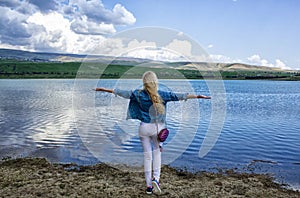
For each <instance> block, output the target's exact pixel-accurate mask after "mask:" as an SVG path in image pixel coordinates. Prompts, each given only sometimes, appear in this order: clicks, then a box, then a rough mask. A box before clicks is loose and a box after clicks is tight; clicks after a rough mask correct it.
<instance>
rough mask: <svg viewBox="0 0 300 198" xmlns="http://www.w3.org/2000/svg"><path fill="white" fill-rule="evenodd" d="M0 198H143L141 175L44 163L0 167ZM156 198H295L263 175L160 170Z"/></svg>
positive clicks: (103, 167) (23, 160)
mask: <svg viewBox="0 0 300 198" xmlns="http://www.w3.org/2000/svg"><path fill="white" fill-rule="evenodd" d="M0 178H1V180H0V195H1V197H149V196H147V195H146V193H145V181H144V175H143V173H142V172H132V171H129V170H128V169H127V170H123V169H121V168H115V167H111V166H109V165H107V164H102V163H100V164H96V165H93V166H78V165H76V164H53V163H50V162H48V161H47V160H46V159H44V158H18V159H7V160H2V161H0ZM161 188H162V194H158V193H157V192H155V193H154V194H153V195H152V196H154V197H157V196H159V197H225V198H226V197H272V198H273V197H274V198H275V197H298V198H299V197H300V192H299V191H294V190H291V189H287V188H286V186H284V185H280V184H278V183H275V182H274V180H273V178H272V177H270V176H268V175H263V174H249V173H237V172H235V171H233V170H227V171H225V172H224V173H209V172H198V173H190V172H187V171H184V170H176V169H174V168H171V167H169V166H163V167H162V177H161Z"/></svg>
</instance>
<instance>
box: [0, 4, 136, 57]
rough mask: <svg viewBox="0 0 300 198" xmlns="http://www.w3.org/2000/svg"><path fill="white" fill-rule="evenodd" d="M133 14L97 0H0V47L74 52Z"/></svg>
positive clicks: (131, 19)
mask: <svg viewBox="0 0 300 198" xmlns="http://www.w3.org/2000/svg"><path fill="white" fill-rule="evenodd" d="M135 21H136V19H135V17H134V16H133V14H132V13H131V12H129V11H128V10H127V9H126V8H125V7H124V6H122V5H120V4H116V5H115V6H114V8H113V9H112V10H109V9H106V8H105V7H104V5H103V4H102V2H101V0H89V1H86V0H69V1H61V0H49V1H47V2H46V3H45V2H41V1H40V0H27V1H23V0H11V1H8V0H3V1H0V48H1V47H9V48H14V49H26V50H35V51H57V52H68V53H78V52H87V51H90V50H91V49H92V48H93V47H94V46H96V45H98V44H99V42H101V41H103V39H104V36H105V35H107V34H113V33H115V32H116V30H115V26H117V25H131V24H134V23H135Z"/></svg>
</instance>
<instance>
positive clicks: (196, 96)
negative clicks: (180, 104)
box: [187, 94, 211, 99]
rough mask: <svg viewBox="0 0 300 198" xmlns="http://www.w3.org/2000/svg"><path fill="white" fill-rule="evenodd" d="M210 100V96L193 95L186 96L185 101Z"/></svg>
mask: <svg viewBox="0 0 300 198" xmlns="http://www.w3.org/2000/svg"><path fill="white" fill-rule="evenodd" d="M200 98H201V99H211V97H210V96H203V95H194V94H188V95H187V99H200Z"/></svg>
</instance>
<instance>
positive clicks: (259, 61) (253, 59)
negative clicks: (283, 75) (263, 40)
mask: <svg viewBox="0 0 300 198" xmlns="http://www.w3.org/2000/svg"><path fill="white" fill-rule="evenodd" d="M247 60H248V61H249V64H254V65H258V66H267V67H277V68H281V69H290V68H289V67H287V66H286V64H285V63H284V62H283V61H281V60H279V59H276V60H275V64H273V63H270V62H269V61H268V60H266V59H263V58H261V57H260V56H259V55H258V54H255V55H252V56H250V57H248V58H247Z"/></svg>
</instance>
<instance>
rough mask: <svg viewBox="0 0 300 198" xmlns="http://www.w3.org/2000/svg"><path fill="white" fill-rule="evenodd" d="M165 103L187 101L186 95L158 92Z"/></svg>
mask: <svg viewBox="0 0 300 198" xmlns="http://www.w3.org/2000/svg"><path fill="white" fill-rule="evenodd" d="M159 94H160V96H161V97H162V99H163V100H164V101H165V102H169V101H179V100H187V95H188V93H174V92H164V91H163V92H159Z"/></svg>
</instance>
